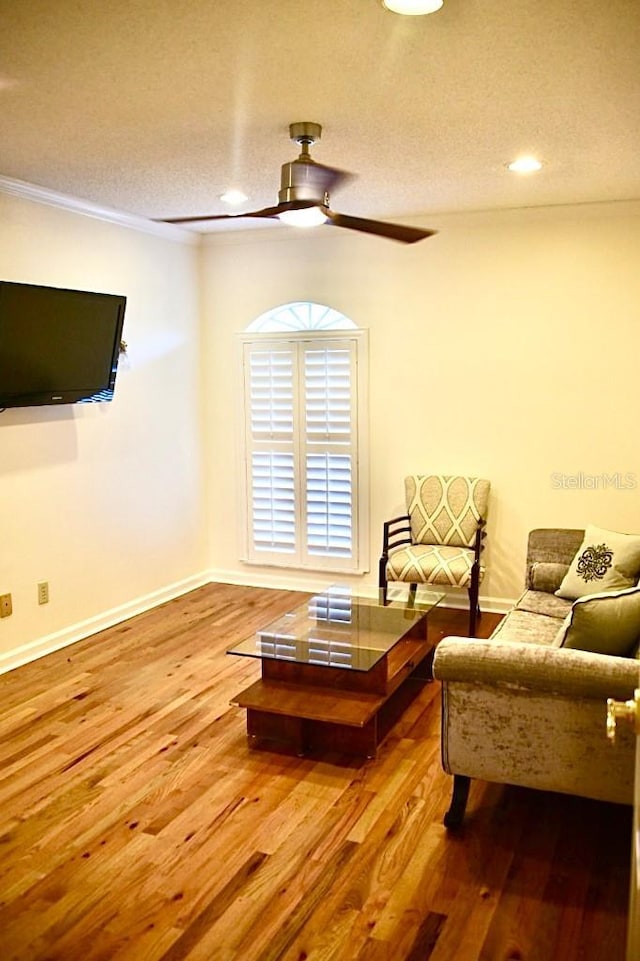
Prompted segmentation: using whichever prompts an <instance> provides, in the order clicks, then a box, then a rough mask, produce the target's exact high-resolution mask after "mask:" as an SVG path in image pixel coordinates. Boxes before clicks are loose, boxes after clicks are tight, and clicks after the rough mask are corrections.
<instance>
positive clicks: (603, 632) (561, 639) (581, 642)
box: [555, 587, 640, 657]
mask: <svg viewBox="0 0 640 961" xmlns="http://www.w3.org/2000/svg"><path fill="white" fill-rule="evenodd" d="M639 639H640V587H631V588H627V589H626V590H624V591H606V592H603V593H601V594H591V595H588V596H586V597H580V598H579V599H578V600H577V601H575V602H574V604H573V607H572V608H571V611H570V612H569V614H568V615H567V617H566V618H565V620H564V623H563V625H562V627H561V628H560V631H559V632H558V635H557V637H556V640H555V643H556V646H557V647H570V648H573V649H575V650H579V651H593V653H594V654H613V655H615V656H617V657H625V656H627V655H629V656H631V655H632V653H633V651H634V648H635V646H636V644H637V642H638V640H639Z"/></svg>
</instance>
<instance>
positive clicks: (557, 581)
mask: <svg viewBox="0 0 640 961" xmlns="http://www.w3.org/2000/svg"><path fill="white" fill-rule="evenodd" d="M568 570H569V565H568V564H554V563H551V562H550V561H535V562H534V563H533V564H532V565H531V570H530V573H529V578H530V584H531V587H532V589H533V590H534V591H548V593H549V594H553V592H554V591H557V590H558V588H559V587H560V585H561V584H562V581H563V578H564V577H565V576H566V574H567V572H568Z"/></svg>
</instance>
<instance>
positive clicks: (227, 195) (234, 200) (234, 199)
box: [220, 187, 249, 205]
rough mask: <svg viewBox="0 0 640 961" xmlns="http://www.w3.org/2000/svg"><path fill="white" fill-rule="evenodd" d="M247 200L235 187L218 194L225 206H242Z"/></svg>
mask: <svg viewBox="0 0 640 961" xmlns="http://www.w3.org/2000/svg"><path fill="white" fill-rule="evenodd" d="M248 199H249V198H248V197H247V195H246V194H245V193H243V192H242V190H237V189H236V188H235V187H232V188H230V189H229V190H225V192H224V193H223V194H220V200H222V201H224V203H225V204H232V205H235V204H243V203H244V202H245V200H248Z"/></svg>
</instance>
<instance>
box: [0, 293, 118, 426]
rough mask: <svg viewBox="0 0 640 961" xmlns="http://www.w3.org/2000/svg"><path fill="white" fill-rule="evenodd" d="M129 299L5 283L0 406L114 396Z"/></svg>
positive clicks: (0, 305)
mask: <svg viewBox="0 0 640 961" xmlns="http://www.w3.org/2000/svg"><path fill="white" fill-rule="evenodd" d="M125 305H126V297H122V296H119V295H116V294H99V293H93V292H91V291H87V290H65V289H62V288H59V287H39V286H35V285H33V284H16V283H11V282H9V281H6V280H3V281H0V408H6V407H36V406H41V405H43V404H78V403H94V402H96V401H109V400H112V399H113V392H114V388H115V381H116V371H117V368H118V356H119V354H120V343H121V338H122V324H123V322H124V311H125Z"/></svg>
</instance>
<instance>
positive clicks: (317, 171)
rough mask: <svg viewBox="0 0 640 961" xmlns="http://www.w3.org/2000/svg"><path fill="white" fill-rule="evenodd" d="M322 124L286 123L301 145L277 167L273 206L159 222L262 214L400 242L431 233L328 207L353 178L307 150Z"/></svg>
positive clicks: (297, 223) (266, 216)
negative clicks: (331, 196) (332, 196)
mask: <svg viewBox="0 0 640 961" xmlns="http://www.w3.org/2000/svg"><path fill="white" fill-rule="evenodd" d="M321 133H322V127H321V126H320V124H319V123H311V122H309V121H303V122H299V123H292V124H290V125H289V136H290V138H291V140H293V141H294V143H297V144H299V146H300V155H299V156H298V157H297V158H296V160H291V161H289V162H288V163H284V164H282V167H281V169H280V190H279V191H278V203H277V204H276V206H275V207H264V208H263V209H262V210H250V211H247V212H246V213H244V214H201V215H198V216H195V217H172V218H170V219H163V220H162V221H161V223H167V224H187V223H195V222H196V221H202V220H235V219H236V218H237V217H264V218H270V219H275V218H278V219H279V220H282V221H284V222H285V223H288V224H293V225H294V226H296V227H312V226H319V225H320V224H323V223H326V224H328V225H329V226H332V227H345V228H346V229H347V230H357V231H359V232H360V233H363V234H373V235H374V236H377V237H387V238H388V239H389V240H397V241H398V242H399V243H403V244H414V243H416V242H417V241H418V240H424V239H425V238H426V237H432V236H433V234H434V233H435V230H423V229H421V228H420V227H405V226H404V224H390V223H385V222H384V221H382V220H369V219H367V218H365V217H351V216H349V215H348V214H339V213H337V212H336V211H334V210H331V208H330V207H329V194H330V192H331V191H332V190H333V188H334V187H338V186H339V185H341V184H343V183H345V182H346V181H348V180H350V179H351V178H352V176H353V175H352V174H349V173H347V172H346V171H344V170H338V168H337V167H328V166H327V165H326V164H321V163H318V162H317V161H316V160H314V159H313V158H312V156H311V153H310V147H311V146H312V145H313V144H314V143H315V142H316V141H317V140H319V139H320V136H321Z"/></svg>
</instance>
